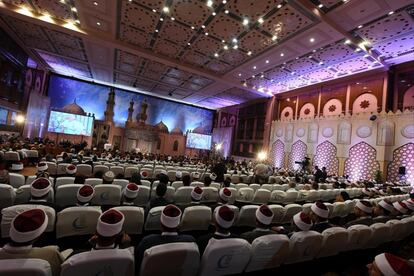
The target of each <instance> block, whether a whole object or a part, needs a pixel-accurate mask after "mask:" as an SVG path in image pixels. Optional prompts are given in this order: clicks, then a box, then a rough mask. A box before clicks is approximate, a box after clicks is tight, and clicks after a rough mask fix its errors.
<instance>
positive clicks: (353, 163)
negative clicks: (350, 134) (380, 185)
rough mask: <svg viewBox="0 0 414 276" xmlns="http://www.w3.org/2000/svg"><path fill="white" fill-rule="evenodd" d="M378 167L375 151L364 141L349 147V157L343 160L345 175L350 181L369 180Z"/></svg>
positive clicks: (373, 176)
mask: <svg viewBox="0 0 414 276" xmlns="http://www.w3.org/2000/svg"><path fill="white" fill-rule="evenodd" d="M379 169H380V166H379V162H378V161H377V151H376V150H375V149H374V148H373V147H371V146H370V145H368V144H367V143H365V142H360V143H358V144H356V145H354V146H353V147H352V148H350V149H349V157H348V158H347V159H346V161H345V172H344V173H345V175H348V176H349V179H350V180H351V181H356V180H370V179H373V178H375V173H376V172H377V171H378V170H379Z"/></svg>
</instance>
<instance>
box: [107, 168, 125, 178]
mask: <svg viewBox="0 0 414 276" xmlns="http://www.w3.org/2000/svg"><path fill="white" fill-rule="evenodd" d="M110 170H111V171H112V172H113V173H114V174H115V176H117V175H119V174H121V175H122V176H123V175H124V172H125V171H124V167H121V166H112V167H111V169H110Z"/></svg>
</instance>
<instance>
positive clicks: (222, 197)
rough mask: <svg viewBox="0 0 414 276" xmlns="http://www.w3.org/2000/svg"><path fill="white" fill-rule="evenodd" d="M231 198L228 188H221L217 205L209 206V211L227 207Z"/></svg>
mask: <svg viewBox="0 0 414 276" xmlns="http://www.w3.org/2000/svg"><path fill="white" fill-rule="evenodd" d="M230 198H231V190H230V189H228V188H221V189H220V191H219V197H218V201H217V203H215V204H213V205H211V210H212V211H214V210H215V209H216V208H217V207H220V206H222V205H227V204H228V202H229V200H230Z"/></svg>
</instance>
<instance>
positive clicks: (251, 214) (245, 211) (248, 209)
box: [236, 205, 259, 227]
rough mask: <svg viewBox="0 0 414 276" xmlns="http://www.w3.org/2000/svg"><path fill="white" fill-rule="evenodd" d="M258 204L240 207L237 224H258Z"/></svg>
mask: <svg viewBox="0 0 414 276" xmlns="http://www.w3.org/2000/svg"><path fill="white" fill-rule="evenodd" d="M257 208H259V206H258V205H244V206H242V207H241V209H240V213H239V217H238V219H237V221H236V225H237V226H250V227H255V226H256V210H257Z"/></svg>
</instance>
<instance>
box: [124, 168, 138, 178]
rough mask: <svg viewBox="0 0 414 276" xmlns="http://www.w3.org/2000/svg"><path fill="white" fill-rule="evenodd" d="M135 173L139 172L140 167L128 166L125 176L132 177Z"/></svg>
mask: <svg viewBox="0 0 414 276" xmlns="http://www.w3.org/2000/svg"><path fill="white" fill-rule="evenodd" d="M134 173H139V169H138V168H137V167H126V168H125V174H124V177H125V178H131V176H132V174H134Z"/></svg>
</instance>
